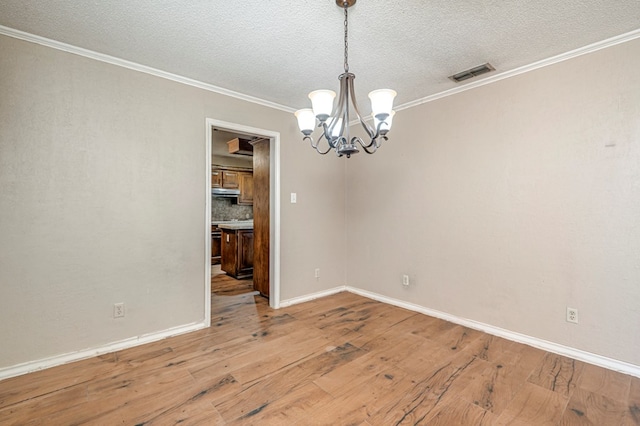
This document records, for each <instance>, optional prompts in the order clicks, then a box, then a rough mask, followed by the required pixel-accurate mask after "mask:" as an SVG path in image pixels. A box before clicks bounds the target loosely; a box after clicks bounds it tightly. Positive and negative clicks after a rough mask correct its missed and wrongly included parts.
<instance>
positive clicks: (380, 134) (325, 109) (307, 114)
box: [295, 0, 396, 158]
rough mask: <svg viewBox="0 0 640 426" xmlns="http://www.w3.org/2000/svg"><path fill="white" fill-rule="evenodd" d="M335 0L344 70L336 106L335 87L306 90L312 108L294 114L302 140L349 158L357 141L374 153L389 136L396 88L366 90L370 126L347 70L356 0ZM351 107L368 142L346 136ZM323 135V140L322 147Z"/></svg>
mask: <svg viewBox="0 0 640 426" xmlns="http://www.w3.org/2000/svg"><path fill="white" fill-rule="evenodd" d="M335 1H336V4H337V5H338V6H340V7H341V8H343V9H344V73H342V74H340V75H339V76H338V80H339V81H340V93H339V95H338V97H337V100H338V102H337V106H336V109H335V111H334V100H335V99H336V93H335V92H334V91H332V90H314V91H313V92H311V93H309V99H311V104H312V107H313V109H309V108H305V109H301V110H298V111H296V113H295V116H296V118H297V119H298V127H300V131H301V132H302V134H303V135H304V138H303V140H307V141H309V142H310V143H311V147H312V148H313V149H315V150H316V151H317V152H319V153H320V154H326V153H328V152H329V151H331V150H335V152H336V154H337V155H338V157H342V156H344V155H346V156H347V158H349V157H351V155H352V154H357V153H358V152H359V151H360V150H359V149H358V145H360V147H362V149H364V151H365V152H366V153H367V154H373V153H374V152H376V151H377V150H378V148H380V146H381V145H382V141H383V140H385V141H386V140H388V138H387V133H389V130H391V121H392V120H393V115H394V114H395V112H394V111H393V99H394V98H395V96H396V92H395V91H393V90H391V89H379V90H374V91H373V92H371V93H369V99H370V100H371V110H372V111H373V112H372V114H371V115H372V117H373V123H374V127H373V128H372V127H371V125H369V124H367V123H366V122H365V120H364V116H363V115H362V114H361V113H360V108H359V107H358V102H357V101H356V93H355V89H354V87H353V81H354V80H355V78H356V76H355V74H352V73H350V72H349V62H348V58H349V55H348V47H349V43H348V40H347V35H348V24H349V19H348V18H349V14H348V9H349V7H351V6H353V5H354V4H355V3H356V0H335ZM351 111H353V112H354V113H355V115H356V117H357V118H358V120H359V121H360V124H361V125H362V128H363V129H364V131H365V132H366V134H367V135H368V137H369V141H368V142H365V141H364V140H363V139H362V138H361V137H359V136H354V137H350V136H349V124H350V122H351V119H352V118H353V117H352V116H351ZM316 127H318V128H320V129H321V134H320V137H319V138H318V139H317V140H314V138H313V136H312V134H313V130H314V128H316ZM323 139H324V141H325V142H324V144H323V146H322V147H321V146H320V145H321V142H322V140H323ZM325 145H326V146H325Z"/></svg>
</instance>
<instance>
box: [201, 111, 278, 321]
mask: <svg viewBox="0 0 640 426" xmlns="http://www.w3.org/2000/svg"><path fill="white" fill-rule="evenodd" d="M227 136H237V137H238V138H242V139H246V140H251V141H255V142H256V144H255V146H256V155H257V157H256V159H255V160H257V163H259V166H258V167H259V168H260V171H259V172H258V171H257V170H256V175H255V179H258V185H257V186H256V187H255V189H257V192H256V191H254V193H253V194H252V196H253V197H256V198H255V200H254V201H255V202H256V203H257V204H255V205H254V209H253V215H252V220H253V221H256V220H257V221H261V222H262V223H263V225H262V228H261V229H263V232H262V233H261V235H256V239H255V241H254V243H255V244H254V247H255V249H254V252H255V253H254V254H253V258H254V259H255V257H256V255H257V261H258V262H262V265H264V268H263V270H262V277H261V278H260V272H258V271H257V270H256V272H257V274H258V277H257V278H260V279H262V280H263V281H264V280H265V279H266V280H267V281H264V285H266V286H267V287H266V288H265V289H264V290H263V291H262V292H261V293H263V294H265V293H267V294H268V298H269V305H270V306H271V307H272V308H278V307H279V304H280V184H279V183H280V133H278V132H273V131H269V130H265V129H258V128H254V127H249V126H244V125H240V124H236V123H229V122H224V121H220V120H215V119H211V118H207V119H206V156H205V157H206V168H205V170H206V179H207V180H206V186H205V187H206V188H207V196H206V200H207V201H206V212H205V224H206V225H205V226H206V228H205V229H206V234H205V235H210V234H211V230H212V222H211V219H213V217H212V214H213V213H214V209H213V208H212V200H213V199H214V198H213V197H212V190H213V189H215V188H214V186H217V183H214V181H212V174H211V172H212V168H213V166H214V164H215V163H214V161H212V158H213V159H214V160H215V159H216V158H217V157H216V152H214V150H213V146H214V144H215V143H216V142H215V141H220V140H221V139H224V138H226V137H227ZM231 139H234V138H231ZM236 160H238V159H237V158H236ZM252 161H253V160H252ZM232 163H233V162H232ZM245 164H247V166H245V168H248V164H249V162H247V161H246V159H245ZM251 164H253V163H251ZM234 167H235V168H238V170H242V161H236V162H235V165H234V164H231V165H230V166H229V168H230V170H232V171H233V169H234ZM241 174H242V173H241ZM245 174H246V173H245ZM260 181H261V182H262V185H263V187H262V189H260V183H259V182H260ZM265 193H268V197H266V199H265ZM261 196H262V200H261V198H260V197H261ZM233 202H234V201H233V200H232V201H230V203H233ZM235 203H236V204H235V206H237V201H235ZM265 203H266V204H265ZM241 204H242V203H241ZM244 204H246V202H245V203H244ZM232 206H233V204H232ZM265 206H266V208H265ZM238 207H240V206H238ZM216 208H218V206H217V205H216ZM232 208H233V207H232ZM247 211H248V210H247V209H246V207H244V208H243V209H239V212H240V215H243V214H244V215H245V216H246V214H247ZM236 213H237V212H236ZM234 214H235V213H234ZM236 219H237V220H238V225H242V224H240V219H243V218H242V217H237V218H236ZM245 220H246V217H245ZM232 225H233V224H232ZM257 226H258V227H260V226H261V225H257ZM240 227H242V226H240ZM231 228H233V226H232V227H231ZM265 230H266V232H265ZM257 231H258V229H256V232H257ZM223 235H224V234H223ZM227 237H228V236H227ZM227 237H222V238H227ZM243 238H244V239H243V241H245V245H246V241H248V238H249V234H248V233H246V232H245V233H244V237H243ZM251 239H252V240H253V236H251ZM205 241H206V249H205V265H206V267H205V317H206V321H207V323H210V322H211V313H210V309H211V292H212V288H211V276H212V271H217V270H218V268H220V267H219V266H218V265H213V266H212V262H211V257H212V247H213V248H214V250H216V247H215V240H214V239H213V236H212V238H209V237H207V238H206V239H205ZM225 241H226V240H225ZM214 254H215V253H214ZM252 260H253V259H252ZM265 276H266V277H265ZM245 278H246V277H245ZM267 289H268V290H267Z"/></svg>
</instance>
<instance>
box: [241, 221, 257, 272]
mask: <svg viewBox="0 0 640 426" xmlns="http://www.w3.org/2000/svg"><path fill="white" fill-rule="evenodd" d="M252 272H253V231H244V230H243V231H238V276H247V275H251V274H252Z"/></svg>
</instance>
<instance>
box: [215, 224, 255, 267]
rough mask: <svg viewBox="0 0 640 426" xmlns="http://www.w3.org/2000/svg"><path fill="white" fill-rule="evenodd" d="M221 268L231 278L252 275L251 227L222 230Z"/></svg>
mask: <svg viewBox="0 0 640 426" xmlns="http://www.w3.org/2000/svg"><path fill="white" fill-rule="evenodd" d="M221 246H222V264H221V269H222V270H223V271H224V272H226V273H227V275H229V276H232V277H233V278H237V279H242V278H249V277H251V276H252V275H253V229H223V230H222V243H221Z"/></svg>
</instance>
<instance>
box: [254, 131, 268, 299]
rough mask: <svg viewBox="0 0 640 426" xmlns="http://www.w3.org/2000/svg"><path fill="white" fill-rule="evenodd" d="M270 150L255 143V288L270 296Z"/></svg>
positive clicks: (264, 144) (265, 143)
mask: <svg viewBox="0 0 640 426" xmlns="http://www.w3.org/2000/svg"><path fill="white" fill-rule="evenodd" d="M269 149H270V141H269V140H268V139H267V140H262V141H258V142H254V143H253V239H254V243H253V244H254V246H253V247H254V249H253V288H254V289H255V290H257V291H259V292H260V294H262V295H263V296H267V297H268V296H269V174H270V172H269Z"/></svg>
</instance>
